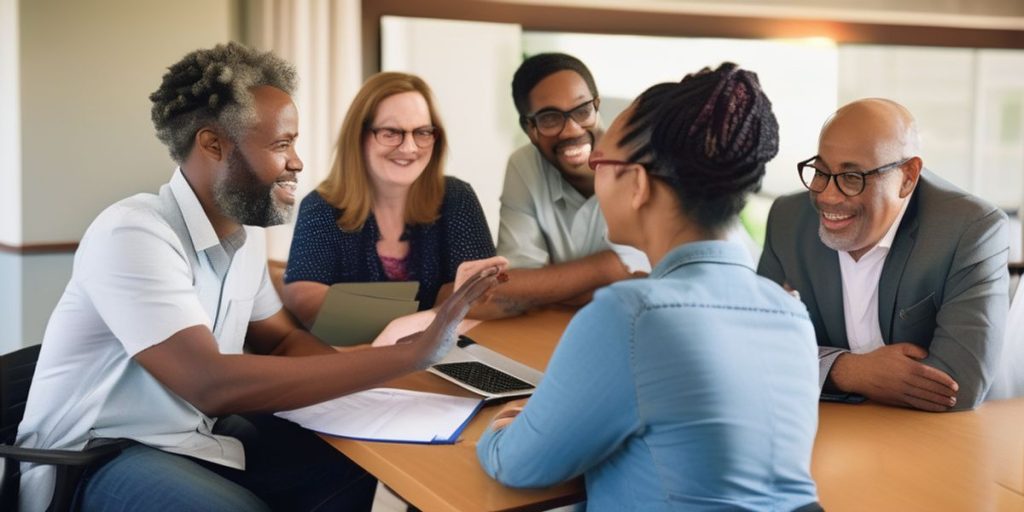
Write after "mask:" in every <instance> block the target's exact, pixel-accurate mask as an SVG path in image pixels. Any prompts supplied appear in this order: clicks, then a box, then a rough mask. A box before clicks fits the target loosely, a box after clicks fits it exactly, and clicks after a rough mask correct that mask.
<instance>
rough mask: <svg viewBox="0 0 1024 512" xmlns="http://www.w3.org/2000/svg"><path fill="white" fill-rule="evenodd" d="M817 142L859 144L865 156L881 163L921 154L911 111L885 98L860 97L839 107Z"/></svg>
mask: <svg viewBox="0 0 1024 512" xmlns="http://www.w3.org/2000/svg"><path fill="white" fill-rule="evenodd" d="M818 142H819V146H826V145H829V146H846V147H847V148H849V147H857V148H859V153H861V154H862V155H863V156H864V157H865V158H869V159H873V160H874V161H876V162H880V163H884V162H891V161H895V160H902V159H905V158H910V157H912V156H919V153H920V145H921V144H920V136H919V135H918V133H917V122H916V121H915V120H914V116H913V115H911V113H910V111H909V110H907V108H906V107H904V106H903V105H900V104H899V103H896V102H895V101H892V100H887V99H883V98H867V99H862V100H857V101H854V102H853V103H849V104H847V105H845V106H843V107H842V108H840V109H839V110H837V111H836V113H835V114H832V116H831V117H829V118H828V120H827V121H825V125H824V126H823V127H822V128H821V137H820V138H819V139H818ZM821 149H824V148H821ZM863 164H864V165H870V162H864V163H863Z"/></svg>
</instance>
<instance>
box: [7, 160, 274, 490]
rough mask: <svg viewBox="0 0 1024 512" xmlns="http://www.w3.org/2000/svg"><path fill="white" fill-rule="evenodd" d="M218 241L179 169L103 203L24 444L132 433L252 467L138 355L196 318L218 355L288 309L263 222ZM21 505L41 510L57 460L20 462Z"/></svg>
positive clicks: (82, 247) (36, 393) (29, 412)
mask: <svg viewBox="0 0 1024 512" xmlns="http://www.w3.org/2000/svg"><path fill="white" fill-rule="evenodd" d="M229 238H230V240H224V241H223V243H222V241H221V240H219V239H218V237H217V235H216V233H215V232H214V230H213V226H212V224H210V220H209V219H208V218H207V216H206V214H205V213H204V211H203V208H202V206H201V205H200V203H199V200H198V199H197V198H196V195H195V193H194V192H193V191H192V188H191V187H190V186H189V184H188V182H187V181H186V180H185V177H184V176H183V175H182V173H181V171H180V169H178V170H175V172H174V175H173V177H172V178H171V181H170V183H168V184H166V185H164V186H163V187H161V189H160V194H159V195H153V194H138V195H135V196H133V197H130V198H127V199H124V200H122V201H119V202H118V203H116V204H114V205H112V206H110V207H109V208H107V209H106V210H104V211H103V212H102V213H101V214H100V215H99V216H98V217H97V218H96V220H95V221H93V223H92V225H90V226H89V229H88V230H87V231H86V233H85V235H84V236H83V238H82V241H81V243H80V244H79V248H78V251H77V252H76V253H75V260H74V267H73V270H72V275H71V280H70V282H69V283H68V286H67V288H66V289H65V291H64V295H63V296H62V297H61V299H60V302H59V303H58V304H57V307H56V309H54V312H53V315H52V316H51V317H50V321H49V323H48V325H47V327H46V334H45V336H44V338H43V346H42V351H41V353H40V355H39V362H38V364H37V366H36V372H35V377H34V379H33V382H32V388H31V392H30V393H29V397H28V403H27V405H26V409H25V417H24V419H23V420H22V422H21V424H20V426H19V428H18V438H17V444H18V445H19V446H24V447H28V448H51V449H67V450H77V449H81V448H83V447H84V446H85V445H86V443H88V442H89V441H90V440H91V439H94V438H129V439H134V440H136V441H138V442H140V443H143V444H146V445H149V446H153V447H155V448H159V449H161V450H164V451H167V452H172V453H180V454H184V455H189V456H192V457H196V458H199V459H203V460H207V461H211V462H215V463H218V464H223V465H225V466H230V467H234V468H240V469H241V468H244V467H245V458H244V453H243V451H242V445H241V443H240V442H239V441H238V440H236V439H233V438H230V437H225V436H216V435H213V433H212V427H213V424H214V422H215V421H216V420H215V419H214V418H210V417H208V416H206V415H205V414H203V413H202V412H200V411H199V410H198V409H196V408H195V407H194V406H193V405H192V404H190V403H188V402H186V401H185V400H184V399H182V398H181V397H179V396H177V395H175V394H174V393H172V392H171V391H170V390H169V389H167V388H165V387H164V386H163V385H162V384H161V383H160V382H159V381H157V380H156V379H155V378H154V377H153V376H152V375H150V374H149V373H148V372H147V371H146V370H145V369H144V368H142V366H140V365H139V364H138V363H137V362H136V361H135V360H134V359H133V356H134V355H135V354H138V353H139V352H141V351H143V350H145V349H147V348H149V347H151V346H153V345H156V344H158V343H160V342H162V341H164V340H166V339H167V338H169V337H170V336H171V335H173V334H175V333H177V332H179V331H181V330H182V329H185V328H187V327H192V326H196V325H203V326H206V327H207V328H209V329H210V330H211V331H212V332H213V335H214V337H215V338H216V339H217V344H218V346H219V349H220V352H221V353H225V354H240V353H242V346H243V344H244V341H245V333H246V330H247V328H248V325H249V322H252V321H258V320H262V319H265V318H267V317H270V316H271V315H273V314H274V313H276V312H277V311H279V310H280V309H281V301H280V299H279V298H278V296H277V293H276V292H275V291H274V288H273V285H272V284H271V281H270V277H269V275H268V273H267V256H266V243H265V237H264V232H263V229H261V228H253V227H245V228H244V231H240V232H238V233H237V234H236V235H235V236H232V237H229ZM22 469H23V470H24V471H25V472H24V474H23V475H22V477H21V501H22V510H37V509H38V510H41V509H42V508H44V507H45V506H46V503H48V502H49V497H50V494H51V493H52V489H53V477H54V472H53V466H36V465H27V464H26V465H23V466H22Z"/></svg>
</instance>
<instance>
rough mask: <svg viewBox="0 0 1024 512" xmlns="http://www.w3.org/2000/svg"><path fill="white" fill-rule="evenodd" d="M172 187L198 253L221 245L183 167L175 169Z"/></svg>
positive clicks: (175, 199)
mask: <svg viewBox="0 0 1024 512" xmlns="http://www.w3.org/2000/svg"><path fill="white" fill-rule="evenodd" d="M170 186H171V193H172V194H173V195H174V201H175V202H177V203H178V209H179V210H181V216H182V218H183V219H185V227H186V228H187V229H188V235H189V237H190V238H192V246H193V247H195V249H196V252H197V253H198V252H202V251H205V250H206V249H209V248H210V247H213V246H215V245H219V244H220V239H219V238H217V232H216V231H214V230H213V224H212V223H211V222H210V218H209V217H207V216H206V211H205V210H203V205H202V204H200V203H199V198H198V197H196V193H195V192H194V191H193V190H192V186H191V185H189V183H188V181H187V180H186V179H185V175H184V173H182V172H181V167H178V168H176V169H174V175H173V176H171V183H170Z"/></svg>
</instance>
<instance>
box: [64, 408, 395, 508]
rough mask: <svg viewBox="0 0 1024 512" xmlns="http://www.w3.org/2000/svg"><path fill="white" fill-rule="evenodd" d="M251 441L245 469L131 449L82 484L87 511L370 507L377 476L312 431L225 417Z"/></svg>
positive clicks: (225, 428)
mask: <svg viewBox="0 0 1024 512" xmlns="http://www.w3.org/2000/svg"><path fill="white" fill-rule="evenodd" d="M214 432H215V433H217V434H221V435H227V436H231V437H234V438H236V439H238V440H240V441H241V442H242V444H243V445H244V446H245V461H246V462H245V470H237V469H232V468H228V467H225V466H221V465H218V464H213V463H209V462H206V461H202V460H198V459H194V458H191V457H186V456H183V455H176V454H172V453H167V452H164V451H161V450H158V449H155V448H150V447H148V446H145V445H142V444H136V445H133V446H131V447H129V448H127V449H126V450H125V451H124V452H122V453H121V455H119V456H118V457H116V458H115V459H113V460H111V461H110V462H108V463H107V464H105V465H103V466H102V467H101V468H99V469H97V470H96V471H95V472H93V473H91V474H88V475H86V477H85V478H84V479H83V481H82V483H81V484H79V489H78V503H79V504H80V506H81V509H82V510H83V511H92V510H97V511H108V510H110V511H114V510H147V511H162V510H167V511H181V510H204V511H207V510H208V511H236V510H237V511H259V510H296V511H299V510H308V511H312V510H317V511H327V510H346V511H348V510H367V511H368V510H370V508H371V507H372V506H373V493H374V491H375V489H376V486H377V481H376V480H375V479H374V478H373V477H372V476H370V475H369V474H368V473H366V471H364V470H363V469H362V468H360V467H359V466H358V465H356V464H355V463H354V462H352V461H351V460H349V459H348V458H347V457H345V456H344V455H342V454H341V452H338V451H337V450H336V449H334V447H332V446H330V445H328V444H327V443H325V442H323V440H321V439H320V438H318V437H317V436H316V434H313V433H312V432H310V431H308V430H305V429H303V428H301V427H299V426H298V425H296V424H294V423H291V422H289V421H286V420H282V419H280V418H277V417H275V416H272V415H244V416H243V415H234V416H228V417H225V418H222V419H220V420H219V421H218V422H217V424H216V427H215V428H214Z"/></svg>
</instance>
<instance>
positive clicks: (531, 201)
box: [456, 53, 650, 318]
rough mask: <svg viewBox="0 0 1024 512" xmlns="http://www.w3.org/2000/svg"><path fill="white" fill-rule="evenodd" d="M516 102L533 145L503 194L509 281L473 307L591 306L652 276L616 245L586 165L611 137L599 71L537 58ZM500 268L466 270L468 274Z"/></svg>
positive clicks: (511, 310) (487, 314)
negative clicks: (611, 287)
mask: <svg viewBox="0 0 1024 512" xmlns="http://www.w3.org/2000/svg"><path fill="white" fill-rule="evenodd" d="M512 99H513V101H514V102H515V106H516V110H517V111H518V112H519V125H520V127H521V128H522V129H523V131H524V132H525V133H526V135H527V136H528V137H529V138H530V144H526V145H524V146H523V147H521V148H519V149H518V150H516V151H515V152H514V153H512V155H511V156H510V157H509V159H508V166H507V168H506V170H505V183H504V187H503V189H502V193H501V218H500V226H499V228H498V247H497V251H498V254H499V255H500V256H502V257H504V258H507V260H508V263H509V266H510V267H511V270H510V271H509V272H508V275H509V277H510V279H509V281H508V283H506V284H504V285H502V287H501V288H500V289H498V290H495V292H494V293H492V294H491V297H490V300H489V301H488V302H487V303H485V304H481V305H479V306H477V307H476V308H475V309H474V311H473V312H472V313H471V316H474V317H477V318H492V317H500V316H509V315H515V314H519V313H522V312H524V311H526V310H528V309H530V308H532V307H537V306H543V305H546V304H552V303H568V304H574V305H579V304H583V303H585V302H587V301H588V300H589V299H590V296H591V294H592V293H593V291H594V290H596V289H597V288H600V287H601V286H605V285H607V284H610V283H613V282H615V281H619V280H622V279H626V278H629V277H631V276H632V275H634V274H646V273H647V272H649V271H650V263H649V262H648V261H647V257H646V256H644V255H643V253H641V252H640V251H638V250H637V249H635V248H632V247H627V246H621V245H615V244H611V243H609V242H608V239H607V231H608V228H607V226H606V224H605V220H604V217H603V216H602V215H601V210H600V208H598V204H597V198H596V197H595V196H594V173H593V171H591V170H590V168H589V167H588V166H587V160H588V159H589V158H590V152H591V149H592V148H593V146H594V142H595V141H596V140H597V139H598V138H600V136H601V134H602V129H601V121H600V116H599V114H598V111H599V109H600V106H601V98H600V96H599V95H598V92H597V86H596V85H595V83H594V77H593V76H592V75H591V73H590V70H589V69H587V67H586V66H585V65H584V64H583V62H581V61H580V60H579V59H577V58H575V57H573V56H570V55H566V54H564V53H541V54H538V55H534V56H532V57H530V58H528V59H526V60H525V61H523V63H522V64H521V65H520V66H519V69H517V70H516V72H515V75H514V77H513V79H512ZM493 261H495V260H493V259H491V260H480V261H478V262H467V263H464V264H463V265H464V268H463V269H460V273H463V274H467V275H470V274H474V273H476V270H477V267H478V266H480V265H493V264H494V263H493ZM458 283H459V280H458V279H456V285H458Z"/></svg>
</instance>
